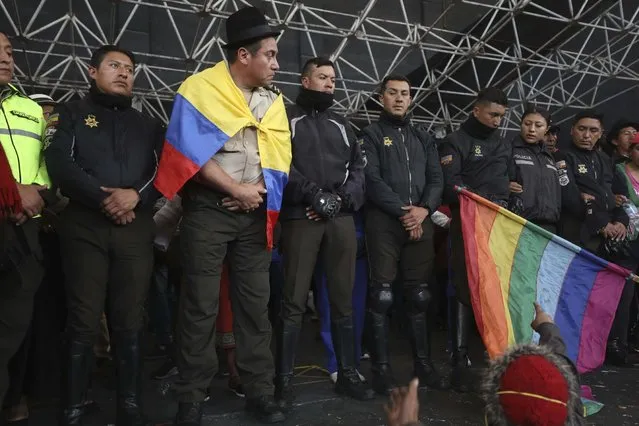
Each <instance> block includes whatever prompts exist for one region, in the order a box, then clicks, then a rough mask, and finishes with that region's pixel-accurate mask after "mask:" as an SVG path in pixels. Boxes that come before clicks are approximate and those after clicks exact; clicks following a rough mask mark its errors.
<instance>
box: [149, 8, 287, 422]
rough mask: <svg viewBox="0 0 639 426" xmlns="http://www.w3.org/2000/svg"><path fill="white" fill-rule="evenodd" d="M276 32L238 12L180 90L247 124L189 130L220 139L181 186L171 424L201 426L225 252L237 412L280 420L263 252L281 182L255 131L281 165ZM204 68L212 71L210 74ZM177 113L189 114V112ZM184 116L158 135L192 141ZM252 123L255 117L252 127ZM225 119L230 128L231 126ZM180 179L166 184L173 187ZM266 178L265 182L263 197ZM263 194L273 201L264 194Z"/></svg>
mask: <svg viewBox="0 0 639 426" xmlns="http://www.w3.org/2000/svg"><path fill="white" fill-rule="evenodd" d="M278 34H279V32H278V31H277V30H276V29H274V28H271V27H270V26H269V25H268V23H267V21H266V18H265V17H264V15H263V14H262V12H260V10H259V9H257V8H255V7H246V8H243V9H240V10H239V11H237V12H236V13H234V14H233V15H231V16H229V18H228V20H227V21H226V35H227V45H226V49H227V54H228V63H220V64H218V65H216V66H215V67H213V68H211V69H208V70H205V71H203V72H202V73H199V74H196V75H194V76H191V77H189V78H188V79H187V80H186V81H185V82H184V83H183V85H182V88H181V89H180V90H187V89H188V88H189V87H198V88H200V87H204V88H205V89H201V90H197V93H198V94H199V93H200V92H204V93H203V94H202V95H201V96H202V98H200V99H199V101H201V102H202V104H200V107H201V108H206V107H208V108H210V111H209V112H210V114H213V115H215V117H216V120H220V122H224V124H228V121H230V120H232V121H235V122H242V123H246V124H244V125H243V126H242V127H239V128H238V130H233V131H232V133H233V134H232V135H226V136H225V137H223V138H222V139H220V135H219V134H220V133H221V132H219V131H212V130H208V129H206V128H204V127H202V128H201V129H200V130H198V131H201V132H203V133H201V134H203V135H204V136H205V137H206V138H207V141H206V142H208V140H209V139H210V140H212V141H213V140H216V139H217V140H218V141H219V144H218V145H216V147H215V148H214V149H212V150H211V151H209V152H207V153H206V156H207V157H209V156H210V158H206V157H205V160H203V161H205V162H204V164H203V166H202V167H201V168H200V169H199V170H198V171H197V174H195V176H194V178H193V179H190V180H189V181H188V182H186V185H184V188H183V190H182V205H183V209H184V215H183V218H182V222H181V225H180V226H181V228H180V244H181V251H182V266H183V271H184V282H183V284H182V286H181V290H180V305H179V308H178V312H177V316H178V318H177V321H178V323H177V330H176V340H177V342H178V356H177V364H178V370H179V377H178V379H177V381H176V384H175V390H176V393H177V399H178V401H179V405H178V412H177V416H176V420H175V423H176V425H180V426H181V425H184V426H193V425H199V424H200V423H201V421H202V407H203V403H204V401H205V399H206V398H207V389H208V388H209V386H210V383H211V380H212V379H213V376H214V375H215V373H216V370H217V367H218V362H217V357H216V355H215V333H214V330H215V322H216V317H217V314H218V306H219V288H220V279H221V275H222V264H223V262H224V261H225V258H226V259H227V264H228V267H229V276H230V286H229V291H230V294H231V303H232V310H233V332H234V336H235V341H236V345H237V359H236V362H237V366H238V370H239V372H240V375H241V379H242V386H243V390H244V391H245V394H246V409H247V411H249V412H250V413H251V414H252V415H253V416H255V417H256V418H257V419H258V420H259V421H261V422H264V423H274V422H281V421H283V420H284V419H285V416H284V414H283V413H282V412H281V410H280V408H279V407H278V406H277V404H276V403H275V399H274V386H273V375H274V371H273V370H274V368H273V367H274V363H273V355H272V352H271V349H270V342H271V325H270V322H269V319H268V301H269V293H270V288H269V266H270V263H271V252H270V251H269V250H268V246H267V238H268V235H269V233H267V232H266V229H267V223H269V224H271V222H267V209H266V204H268V205H269V206H271V208H273V209H275V210H277V211H279V209H280V200H277V199H276V198H275V197H276V196H277V194H276V192H278V193H279V194H281V193H282V191H283V190H284V183H285V181H277V182H276V181H275V179H271V177H272V176H273V175H271V174H269V173H270V172H269V171H267V170H266V167H264V168H263V167H262V162H263V161H265V160H267V159H270V157H269V152H265V150H262V149H260V147H261V146H262V145H260V144H261V143H263V141H264V139H262V138H264V137H265V136H269V137H268V139H267V140H268V143H271V144H272V145H271V148H272V149H273V150H278V147H280V148H281V149H282V150H281V151H278V152H283V151H285V153H286V155H283V156H282V160H283V161H282V163H286V164H282V163H279V166H280V167H282V168H283V169H285V170H286V172H287V171H288V167H289V165H290V143H291V142H290V133H289V132H288V128H287V127H288V126H287V125H286V124H287V122H286V111H285V109H284V104H283V101H282V99H281V98H280V97H279V96H280V95H279V93H277V92H276V91H275V90H274V89H273V88H272V86H271V84H272V81H273V78H274V76H275V73H276V72H277V70H278V69H279V64H278V62H277V53H278V50H277V42H276V39H275V37H276V36H277V35H278ZM210 73H214V74H215V77H214V78H210V79H209V77H208V75H210ZM205 90H210V91H211V92H213V91H214V90H215V91H216V93H217V96H218V97H219V98H221V99H224V102H214V101H207V99H209V98H207V94H206V92H205ZM189 93H192V92H189ZM193 96H195V95H193ZM185 111H187V112H185V114H187V117H188V114H190V113H189V112H188V111H190V109H189V110H185ZM269 113H270V114H269ZM183 117H185V116H184V115H182V114H180V115H177V114H176V109H175V108H174V112H173V115H172V116H171V122H170V123H169V130H168V132H167V134H168V135H169V137H167V140H168V141H169V142H172V141H173V143H181V144H188V143H189V141H192V140H193V137H191V134H190V133H189V134H186V135H185V136H182V134H181V133H179V132H175V133H174V132H173V130H172V129H173V128H174V126H175V128H181V127H182V126H183V124H181V123H182V122H183V121H182V118H183ZM275 118H277V120H278V121H277V126H278V127H277V133H275V132H274V129H273V128H272V127H269V126H271V124H270V123H272V122H271V121H270V119H275ZM240 120H242V121H240ZM258 123H259V124H263V126H262V127H261V128H260V129H259V131H258V128H257V124H258ZM228 125H229V127H231V128H233V129H235V127H233V126H234V124H232V123H231V124H228ZM185 127H186V126H185ZM176 134H177V135H176ZM196 140H197V138H196ZM176 141H177V142H176ZM261 141H262V142H261ZM169 146H173V145H168V144H167V147H169ZM197 149H200V148H199V147H197ZM270 153H271V155H272V154H273V152H272V151H271V152H270ZM284 157H285V158H284ZM169 160H170V159H169ZM165 170H167V171H168V172H167V174H166V176H170V175H172V173H171V169H170V168H168V166H165V164H161V165H160V170H159V172H158V178H157V179H156V186H158V187H159V188H161V189H162V191H163V193H164V195H169V194H170V191H169V190H168V189H167V188H166V185H164V184H163V183H162V182H167V181H169V180H170V179H169V178H168V177H167V181H165V180H164V176H165ZM191 174H192V173H191ZM282 174H283V173H282ZM189 176H190V175H189ZM171 182H174V181H171ZM278 182H281V184H280V183H278ZM183 183H184V182H183V181H180V182H178V183H176V184H174V185H176V186H180V187H182V185H183ZM269 185H272V186H271V189H270V190H268V192H269V193H268V194H266V192H267V189H266V188H267V187H269ZM171 187H173V186H171ZM270 196H272V197H273V198H272V199H270V200H269V199H268V197H270ZM269 201H270V202H269ZM272 225H275V224H272Z"/></svg>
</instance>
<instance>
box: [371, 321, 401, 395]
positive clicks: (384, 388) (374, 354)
mask: <svg viewBox="0 0 639 426" xmlns="http://www.w3.org/2000/svg"><path fill="white" fill-rule="evenodd" d="M366 322H367V326H368V327H367V328H368V330H369V333H370V336H369V339H368V340H369V342H370V345H371V349H372V350H371V361H372V365H371V372H372V373H373V380H372V382H373V390H374V391H375V392H376V393H378V394H380V395H390V392H391V391H392V390H393V388H395V387H396V385H395V380H394V379H393V372H392V370H391V367H390V354H389V349H388V320H387V319H386V314H385V313H384V314H382V313H377V312H373V311H370V310H369V311H367V312H366Z"/></svg>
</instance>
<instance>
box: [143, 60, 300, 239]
mask: <svg viewBox="0 0 639 426" xmlns="http://www.w3.org/2000/svg"><path fill="white" fill-rule="evenodd" d="M246 127H255V128H256V129H257V140H258V149H259V152H260V160H261V163H262V170H263V173H264V182H265V184H266V191H267V196H266V215H267V217H266V222H267V223H266V237H267V242H268V247H269V248H272V246H273V229H274V228H275V224H276V223H277V219H278V217H279V212H280V208H281V206H282V194H283V192H284V187H285V186H286V183H287V181H288V173H289V170H290V165H291V133H290V131H289V125H288V118H287V116H286V109H285V107H284V100H283V98H282V95H279V96H278V97H277V99H276V100H275V102H273V104H272V105H271V106H270V107H269V109H268V111H267V112H266V114H265V115H264V117H263V118H262V121H257V120H256V119H255V117H254V116H253V114H252V113H251V110H250V109H249V106H248V104H247V103H246V99H245V98H244V95H243V94H242V92H241V91H240V89H239V88H238V87H237V86H236V85H235V83H234V82H233V79H232V78H231V75H230V73H229V70H228V66H227V64H226V62H219V63H218V64H217V65H215V66H214V67H212V68H209V69H207V70H205V71H202V72H201V73H198V74H195V75H193V76H191V77H189V78H187V79H186V80H185V81H184V83H182V85H181V86H180V89H179V90H178V94H177V95H176V97H175V100H174V102H173V111H172V113H171V120H170V122H169V127H168V129H167V132H166V141H165V143H164V148H163V151H162V157H161V159H160V165H159V168H158V174H157V177H156V179H155V187H156V188H157V189H158V191H160V192H161V193H162V194H163V195H164V196H165V197H167V198H169V199H172V198H173V197H174V196H175V195H176V194H177V192H178V191H179V190H180V189H181V188H182V187H183V186H184V184H185V183H186V182H187V181H188V180H189V179H191V178H192V177H193V176H194V175H195V174H196V173H197V172H198V171H199V170H200V169H201V168H202V166H203V165H204V164H205V163H206V162H207V161H208V160H209V159H211V157H213V155H215V153H217V152H218V151H219V150H220V148H222V147H223V146H224V144H225V143H226V142H227V141H228V140H229V139H230V138H231V137H232V136H234V135H235V134H236V133H237V132H239V131H240V130H241V129H243V128H246Z"/></svg>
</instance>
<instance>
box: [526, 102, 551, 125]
mask: <svg viewBox="0 0 639 426" xmlns="http://www.w3.org/2000/svg"><path fill="white" fill-rule="evenodd" d="M531 114H539V115H541V116H542V117H543V118H544V120H546V125H547V126H548V127H549V128H550V126H551V124H552V116H551V115H550V111H548V110H547V109H543V108H538V107H537V105H534V104H526V105H524V113H523V114H522V115H521V121H522V122H523V121H524V119H525V118H526V116H528V115H531Z"/></svg>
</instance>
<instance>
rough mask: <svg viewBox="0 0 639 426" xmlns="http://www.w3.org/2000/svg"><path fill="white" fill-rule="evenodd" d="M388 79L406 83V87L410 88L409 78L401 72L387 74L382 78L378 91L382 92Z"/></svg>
mask: <svg viewBox="0 0 639 426" xmlns="http://www.w3.org/2000/svg"><path fill="white" fill-rule="evenodd" d="M389 81H403V82H406V83H408V87H409V88H410V80H409V79H408V77H406V76H405V75H403V74H389V75H387V76H386V77H384V79H383V80H382V83H381V84H380V85H379V93H380V94H382V93H384V91H385V90H386V85H387V84H388V82H389Z"/></svg>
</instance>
